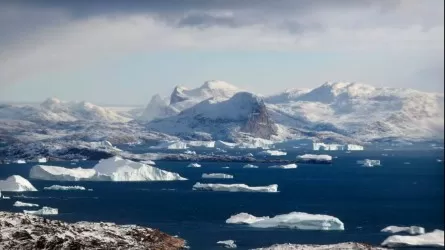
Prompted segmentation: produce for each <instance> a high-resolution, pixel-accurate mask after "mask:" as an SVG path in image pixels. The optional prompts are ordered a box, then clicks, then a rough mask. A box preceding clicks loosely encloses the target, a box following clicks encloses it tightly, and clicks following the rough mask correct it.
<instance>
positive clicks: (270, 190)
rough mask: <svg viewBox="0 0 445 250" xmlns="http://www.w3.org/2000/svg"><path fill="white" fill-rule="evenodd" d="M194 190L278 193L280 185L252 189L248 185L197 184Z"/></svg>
mask: <svg viewBox="0 0 445 250" xmlns="http://www.w3.org/2000/svg"><path fill="white" fill-rule="evenodd" d="M193 190H206V191H223V192H261V193H276V192H278V185H277V184H272V185H269V186H258V187H251V186H248V185H246V184H212V183H199V182H197V183H195V185H193Z"/></svg>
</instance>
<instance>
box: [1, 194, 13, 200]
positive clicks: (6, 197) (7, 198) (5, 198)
mask: <svg viewBox="0 0 445 250" xmlns="http://www.w3.org/2000/svg"><path fill="white" fill-rule="evenodd" d="M1 198H2V199H3V200H10V199H11V197H9V196H4V195H3V196H2V197H1Z"/></svg>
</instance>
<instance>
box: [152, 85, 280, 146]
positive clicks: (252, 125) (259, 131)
mask: <svg viewBox="0 0 445 250" xmlns="http://www.w3.org/2000/svg"><path fill="white" fill-rule="evenodd" d="M148 127H149V128H151V129H154V130H156V131H160V132H163V133H167V134H173V135H178V136H182V137H190V138H193V137H196V132H199V133H200V134H201V135H202V134H207V135H209V137H210V138H213V139H227V138H230V139H233V137H234V136H235V135H236V134H238V133H247V134H250V135H251V136H254V137H259V138H265V139H270V138H271V137H272V136H273V135H276V133H277V126H276V124H275V123H274V122H273V121H272V120H271V119H270V117H269V114H268V111H267V108H266V105H265V103H264V102H263V100H262V99H261V98H259V97H257V96H255V95H254V94H251V93H248V92H239V93H237V94H235V95H234V96H233V97H232V98H230V99H228V100H224V101H221V100H220V99H218V98H212V99H208V100H205V101H202V102H200V103H199V104H196V105H195V106H193V107H191V108H189V109H186V110H184V111H182V112H181V113H179V114H178V115H176V116H173V117H168V118H165V119H160V120H155V121H152V122H151V123H149V124H148Z"/></svg>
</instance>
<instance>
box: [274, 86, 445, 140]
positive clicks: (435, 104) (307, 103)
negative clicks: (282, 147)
mask: <svg viewBox="0 0 445 250" xmlns="http://www.w3.org/2000/svg"><path fill="white" fill-rule="evenodd" d="M289 96H290V95H286V93H285V94H282V95H276V96H273V97H270V98H268V99H267V100H271V101H270V103H269V104H268V105H267V107H268V109H270V110H271V112H270V113H271V114H272V118H273V119H274V120H275V122H277V123H279V124H282V125H284V126H286V127H288V128H305V129H307V130H312V131H323V130H325V131H331V132H335V133H338V134H341V135H345V136H348V137H352V138H357V139H360V140H367V141H368V140H374V139H379V138H389V137H398V138H411V139H421V138H438V137H440V138H442V139H443V133H444V95H443V94H439V93H425V92H420V91H417V90H412V89H395V88H376V87H373V86H370V85H366V84H362V83H349V82H327V83H325V84H323V85H321V86H320V87H318V88H315V89H312V90H309V91H300V92H298V94H296V95H292V96H291V97H289ZM280 97H281V98H280Z"/></svg>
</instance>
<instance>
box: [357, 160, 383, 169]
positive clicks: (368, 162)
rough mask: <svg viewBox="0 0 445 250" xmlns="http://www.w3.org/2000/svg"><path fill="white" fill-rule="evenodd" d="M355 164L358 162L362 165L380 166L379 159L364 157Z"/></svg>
mask: <svg viewBox="0 0 445 250" xmlns="http://www.w3.org/2000/svg"><path fill="white" fill-rule="evenodd" d="M357 164H360V165H362V166H363V167H375V166H380V160H370V159H364V160H360V161H357Z"/></svg>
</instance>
